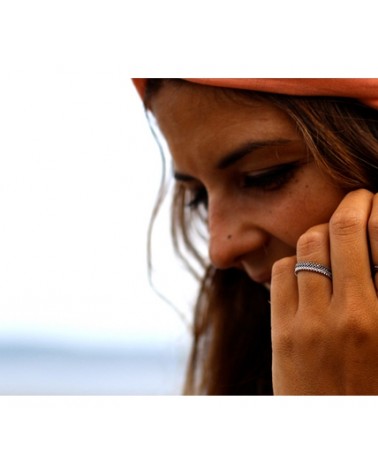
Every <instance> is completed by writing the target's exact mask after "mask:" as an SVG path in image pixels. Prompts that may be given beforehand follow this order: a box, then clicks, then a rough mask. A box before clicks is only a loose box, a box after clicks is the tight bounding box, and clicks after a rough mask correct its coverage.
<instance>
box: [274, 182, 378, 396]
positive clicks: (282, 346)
mask: <svg viewBox="0 0 378 472" xmlns="http://www.w3.org/2000/svg"><path fill="white" fill-rule="evenodd" d="M297 261H298V262H303V261H311V262H317V263H320V264H322V265H325V266H327V267H331V268H332V280H330V279H329V278H327V277H326V276H324V275H321V274H317V273H314V272H304V271H302V272H299V273H298V275H297V277H296V276H295V275H294V266H295V264H296V262H297ZM374 264H377V265H378V195H374V194H372V193H371V192H368V191H367V190H356V191H353V192H350V193H349V194H347V195H346V196H345V198H344V199H343V200H342V202H341V203H340V205H339V206H338V208H337V209H336V211H335V212H334V214H333V216H332V218H331V220H330V222H329V224H323V225H319V226H316V227H313V228H310V229H309V230H308V231H307V232H306V233H305V234H303V235H302V236H301V237H300V238H299V240H298V243H297V257H290V258H285V259H281V260H280V261H277V262H276V264H275V265H274V267H273V271H272V285H271V306H272V347H273V389H274V394H275V395H376V394H378V295H377V293H378V275H376V276H374V275H372V270H371V269H372V266H373V265H374Z"/></svg>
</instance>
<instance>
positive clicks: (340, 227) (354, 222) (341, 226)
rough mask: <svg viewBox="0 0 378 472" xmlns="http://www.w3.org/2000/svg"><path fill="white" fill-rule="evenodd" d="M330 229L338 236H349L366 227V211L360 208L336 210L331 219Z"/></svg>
mask: <svg viewBox="0 0 378 472" xmlns="http://www.w3.org/2000/svg"><path fill="white" fill-rule="evenodd" d="M329 224H330V231H331V232H332V233H333V234H335V235H337V236H348V235H351V234H355V233H357V232H360V231H361V230H362V229H364V228H365V225H366V221H365V215H364V213H363V212H362V211H361V210H359V209H358V208H348V209H343V210H339V211H336V212H335V213H334V214H333V215H332V217H331V220H330V223H329Z"/></svg>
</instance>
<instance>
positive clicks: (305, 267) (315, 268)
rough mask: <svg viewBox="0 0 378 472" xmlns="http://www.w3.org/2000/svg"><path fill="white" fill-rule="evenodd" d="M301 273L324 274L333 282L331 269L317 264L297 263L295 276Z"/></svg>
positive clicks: (377, 268)
mask: <svg viewBox="0 0 378 472" xmlns="http://www.w3.org/2000/svg"><path fill="white" fill-rule="evenodd" d="M374 270H377V271H378V266H374ZM300 271H308V272H316V273H317V274H322V275H325V276H326V277H328V278H329V279H331V280H332V271H331V269H330V268H329V267H326V266H324V265H321V264H317V263H316V262H297V263H296V264H295V269H294V274H295V275H297V274H298V272H300Z"/></svg>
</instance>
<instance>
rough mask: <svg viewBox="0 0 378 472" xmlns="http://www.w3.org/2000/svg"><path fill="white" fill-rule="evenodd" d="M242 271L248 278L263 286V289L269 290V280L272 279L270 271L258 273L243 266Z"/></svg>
mask: <svg viewBox="0 0 378 472" xmlns="http://www.w3.org/2000/svg"><path fill="white" fill-rule="evenodd" d="M243 270H244V271H245V272H246V274H247V275H248V277H249V278H250V279H252V280H253V281H254V282H256V283H258V284H262V285H264V287H266V288H268V289H270V280H271V277H272V273H271V271H265V272H262V271H260V272H258V271H254V270H252V269H251V268H250V267H248V266H247V265H243Z"/></svg>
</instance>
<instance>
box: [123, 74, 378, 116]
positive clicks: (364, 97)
mask: <svg viewBox="0 0 378 472" xmlns="http://www.w3.org/2000/svg"><path fill="white" fill-rule="evenodd" d="M132 80H133V82H134V85H135V87H136V88H137V90H138V92H139V95H140V96H141V97H142V98H143V96H144V90H145V86H146V80H147V79H132ZM184 80H188V81H189V82H194V83H197V84H203V85H212V86H215V87H227V88H237V89H246V90H255V91H258V92H271V93H282V94H285V95H302V96H333V97H349V98H355V99H357V100H359V101H361V102H362V103H364V104H366V105H368V106H370V107H372V108H376V109H378V79H184Z"/></svg>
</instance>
